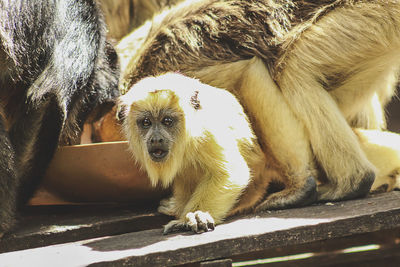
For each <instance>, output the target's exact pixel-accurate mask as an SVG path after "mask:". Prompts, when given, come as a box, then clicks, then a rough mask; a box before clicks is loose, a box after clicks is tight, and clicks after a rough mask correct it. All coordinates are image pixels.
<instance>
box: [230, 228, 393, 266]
mask: <svg viewBox="0 0 400 267" xmlns="http://www.w3.org/2000/svg"><path fill="white" fill-rule="evenodd" d="M370 245H373V246H375V245H379V246H381V247H385V248H386V247H396V246H397V247H398V246H400V227H398V228H395V229H387V230H381V231H377V232H372V233H363V234H354V235H351V236H345V237H339V238H331V239H325V240H319V241H316V242H311V243H305V244H296V245H290V246H286V247H276V248H271V249H267V250H264V251H256V252H250V253H247V254H243V255H238V256H233V257H232V261H233V262H235V263H237V262H245V261H249V260H258V259H269V262H279V261H280V258H287V257H288V256H290V257H292V256H293V255H309V254H313V255H312V257H317V256H318V255H330V254H332V253H333V254H338V253H337V252H340V251H347V250H349V248H357V247H359V248H362V247H365V246H370ZM379 250H381V249H379ZM399 252H400V248H399ZM267 262H268V261H267ZM290 262H294V261H290ZM270 264H271V263H270ZM399 266H400V265H399Z"/></svg>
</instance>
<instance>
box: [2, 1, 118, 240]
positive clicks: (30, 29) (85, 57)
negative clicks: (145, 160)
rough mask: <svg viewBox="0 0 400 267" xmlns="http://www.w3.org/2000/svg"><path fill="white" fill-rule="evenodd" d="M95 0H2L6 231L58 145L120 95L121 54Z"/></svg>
mask: <svg viewBox="0 0 400 267" xmlns="http://www.w3.org/2000/svg"><path fill="white" fill-rule="evenodd" d="M105 36H106V28H105V25H104V23H103V19H102V15H101V14H100V11H99V8H98V7H97V4H96V3H95V2H94V1H92V0H42V1H24V0H0V40H1V43H0V105H1V106H0V109H1V116H0V235H1V234H2V233H4V232H6V231H7V230H9V229H10V228H11V227H12V226H13V224H14V221H15V217H16V212H17V210H18V209H19V208H20V207H22V206H23V205H24V204H25V203H26V201H27V200H28V199H29V198H30V197H31V195H32V193H33V192H34V190H35V188H36V187H37V185H38V183H39V181H40V178H41V177H42V176H43V174H44V172H45V170H46V167H47V165H48V163H49V161H50V160H51V158H52V156H53V154H54V152H55V150H56V148H57V145H58V144H59V142H61V144H71V143H76V142H77V140H79V136H80V132H81V130H82V127H83V123H84V121H85V120H86V119H87V118H88V116H89V114H90V113H91V114H93V118H94V117H96V114H95V113H96V112H97V111H99V112H100V111H101V109H103V108H101V107H104V108H106V107H107V106H110V105H111V104H112V102H113V99H114V98H115V97H116V96H118V90H117V84H118V72H119V70H118V67H117V57H116V53H115V51H114V50H113V48H112V47H111V46H110V45H109V44H108V43H107V41H106V39H105Z"/></svg>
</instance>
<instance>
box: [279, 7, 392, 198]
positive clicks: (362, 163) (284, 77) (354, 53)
mask: <svg viewBox="0 0 400 267" xmlns="http://www.w3.org/2000/svg"><path fill="white" fill-rule="evenodd" d="M399 25H400V6H399V3H395V2H393V3H392V4H391V5H390V4H388V5H387V6H386V5H382V4H379V3H378V4H377V3H374V1H373V2H372V3H363V4H358V5H355V6H354V7H353V8H351V7H346V8H339V9H336V10H334V11H332V12H330V13H329V14H327V15H326V16H324V17H323V18H321V20H320V21H319V22H318V23H316V24H313V25H312V26H310V27H309V28H308V29H307V30H306V31H304V32H303V33H302V35H301V38H299V39H298V40H296V41H295V42H293V43H292V44H291V45H290V47H288V48H287V52H286V56H285V60H284V68H283V71H282V73H281V74H280V75H279V76H278V77H277V83H278V85H279V86H280V88H281V90H282V93H283V95H284V96H285V98H286V99H287V101H288V103H289V106H290V107H291V108H292V109H293V110H294V112H295V113H296V114H298V117H299V119H301V120H302V121H303V123H304V125H305V126H306V129H307V130H308V132H309V134H310V136H311V138H310V142H311V146H312V149H313V152H314V154H315V156H316V158H317V160H318V162H319V163H320V164H321V165H322V167H323V169H324V170H325V172H326V173H328V179H329V183H328V184H326V185H325V186H324V187H321V188H320V194H321V195H320V199H322V200H331V199H338V198H340V197H341V196H344V195H345V194H346V192H351V191H356V190H357V189H356V188H354V185H356V186H358V185H359V183H360V181H361V180H362V179H365V177H366V176H368V173H374V172H375V168H374V166H373V165H372V164H371V163H370V162H369V161H368V159H367V157H366V156H365V153H363V151H362V150H361V148H360V145H359V143H358V140H357V138H356V136H355V135H354V133H353V132H352V131H351V128H350V127H349V124H348V123H352V122H354V121H356V122H358V124H357V125H354V126H359V127H367V128H368V127H369V128H381V127H384V126H385V125H384V119H383V118H382V108H381V107H379V106H384V105H385V104H386V102H387V100H388V99H389V98H390V97H391V96H392V95H393V94H394V90H395V82H396V79H395V78H396V77H398V73H399V62H400V36H399V33H400V32H399ZM336 74H340V76H341V77H342V78H343V80H342V81H341V83H340V85H339V86H338V87H337V88H333V89H331V90H330V91H326V90H325V89H324V88H323V87H322V85H321V81H325V77H326V76H329V75H336ZM326 83H329V81H326ZM376 95H377V96H378V99H379V101H378V103H377V101H376ZM374 101H375V103H374ZM379 104H380V105H379ZM377 105H378V108H377V109H375V108H376V106H377ZM346 120H347V121H346ZM298 130H299V131H301V130H302V128H299V129H298Z"/></svg>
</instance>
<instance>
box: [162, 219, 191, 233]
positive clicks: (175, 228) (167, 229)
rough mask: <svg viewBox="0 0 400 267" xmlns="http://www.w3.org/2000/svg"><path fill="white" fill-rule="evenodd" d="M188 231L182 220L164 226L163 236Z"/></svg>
mask: <svg viewBox="0 0 400 267" xmlns="http://www.w3.org/2000/svg"><path fill="white" fill-rule="evenodd" d="M188 230H189V228H188V225H187V224H186V223H185V222H182V221H180V220H172V221H170V222H169V223H167V224H166V225H164V231H163V234H164V235H167V234H170V233H174V232H180V231H188Z"/></svg>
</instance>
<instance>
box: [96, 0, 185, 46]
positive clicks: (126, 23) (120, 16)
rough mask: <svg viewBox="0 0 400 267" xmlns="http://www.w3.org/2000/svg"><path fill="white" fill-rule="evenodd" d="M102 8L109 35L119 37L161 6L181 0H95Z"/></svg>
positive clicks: (150, 15)
mask: <svg viewBox="0 0 400 267" xmlns="http://www.w3.org/2000/svg"><path fill="white" fill-rule="evenodd" d="M97 1H98V2H99V3H100V7H101V9H102V10H103V13H104V17H105V20H106V23H107V26H108V29H109V31H108V33H109V37H111V38H114V39H117V40H119V39H121V38H122V37H123V36H125V35H126V34H128V33H129V32H130V31H131V30H132V29H136V28H137V27H139V26H141V25H142V24H143V23H144V22H145V21H146V20H148V19H150V18H151V17H153V15H154V14H155V13H157V12H158V11H160V10H161V9H162V8H164V7H167V6H170V5H173V4H175V3H177V2H180V1H181V0H117V1H116V0H97Z"/></svg>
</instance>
